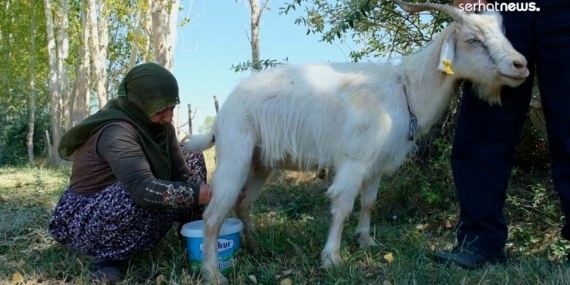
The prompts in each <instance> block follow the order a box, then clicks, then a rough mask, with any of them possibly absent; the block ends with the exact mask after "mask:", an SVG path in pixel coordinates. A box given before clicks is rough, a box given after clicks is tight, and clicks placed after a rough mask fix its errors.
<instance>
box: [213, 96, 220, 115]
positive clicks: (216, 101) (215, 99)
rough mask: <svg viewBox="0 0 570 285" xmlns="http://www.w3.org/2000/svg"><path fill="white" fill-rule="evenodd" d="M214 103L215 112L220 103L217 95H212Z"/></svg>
mask: <svg viewBox="0 0 570 285" xmlns="http://www.w3.org/2000/svg"><path fill="white" fill-rule="evenodd" d="M214 105H216V114H217V113H218V110H219V109H220V105H218V96H216V95H214Z"/></svg>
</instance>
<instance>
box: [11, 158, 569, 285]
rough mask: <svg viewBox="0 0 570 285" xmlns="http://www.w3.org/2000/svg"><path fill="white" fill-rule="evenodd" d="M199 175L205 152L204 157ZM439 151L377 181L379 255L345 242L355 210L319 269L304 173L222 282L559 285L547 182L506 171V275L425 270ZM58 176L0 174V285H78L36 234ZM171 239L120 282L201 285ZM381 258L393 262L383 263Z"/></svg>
mask: <svg viewBox="0 0 570 285" xmlns="http://www.w3.org/2000/svg"><path fill="white" fill-rule="evenodd" d="M205 155H206V159H207V164H208V170H209V177H211V173H212V171H213V170H214V166H215V165H214V153H213V152H212V151H207V152H206V153H205ZM448 161H449V160H448V152H443V154H442V155H441V157H439V158H437V159H434V160H433V161H431V162H430V164H429V167H426V166H421V165H419V163H418V162H414V161H410V162H408V163H407V164H406V165H405V167H404V168H403V169H402V170H401V171H399V172H398V173H397V174H396V175H395V176H393V177H390V178H389V179H386V180H385V181H383V182H382V184H381V185H380V186H379V187H380V193H379V199H378V202H377V204H376V210H375V212H374V215H373V219H372V236H373V237H374V238H375V239H376V240H377V241H378V242H379V243H380V245H379V246H377V247H373V248H369V249H360V248H358V245H357V242H356V238H355V237H354V232H355V230H356V224H357V221H358V214H359V205H358V203H357V204H356V205H355V209H354V212H353V213H352V215H351V216H350V218H349V221H348V222H347V223H346V227H345V231H344V235H343V242H342V247H341V251H342V252H341V253H342V257H343V259H344V262H345V265H344V266H341V267H338V268H332V269H326V270H325V269H321V268H320V267H319V265H320V264H319V254H320V251H321V249H322V247H323V245H324V243H325V239H326V235H327V232H328V227H329V221H330V213H329V205H330V202H329V201H328V199H327V198H326V196H325V195H323V189H324V188H325V186H326V184H325V182H323V181H320V180H315V179H314V178H313V177H314V173H304V174H303V173H295V172H276V173H275V174H274V175H273V177H272V178H271V180H270V182H269V184H268V185H267V186H266V188H265V190H264V191H263V192H262V195H261V197H260V198H259V200H258V201H257V202H256V204H255V208H254V212H253V215H254V217H253V219H254V222H255V224H256V226H257V228H258V231H259V232H258V235H259V236H258V240H259V242H260V243H261V245H262V247H263V251H262V252H260V253H250V252H247V251H244V250H240V252H239V253H238V255H237V257H236V267H237V269H236V270H235V272H234V273H232V274H230V275H229V276H228V277H229V279H230V282H231V284H255V283H254V282H253V281H252V276H254V277H255V279H256V280H257V284H264V285H270V284H280V282H281V281H282V280H284V279H285V278H288V279H290V280H291V281H292V283H293V284H570V266H568V265H566V264H565V263H564V262H563V260H564V255H565V254H566V252H567V250H568V244H567V242H566V241H564V240H561V239H560V238H559V235H558V232H559V228H560V226H561V223H562V221H561V220H560V217H561V212H560V210H559V206H558V200H557V199H558V197H557V195H556V193H555V191H554V190H553V188H552V183H551V181H550V180H549V175H548V174H547V173H546V174H544V173H543V174H534V175H532V176H529V175H528V174H525V173H518V172H514V173H513V178H512V179H511V185H510V188H511V190H510V191H509V198H508V201H507V205H506V209H505V214H506V217H507V219H508V220H509V226H510V230H511V232H510V236H509V244H508V248H507V249H508V253H509V256H510V258H511V262H510V264H509V265H508V266H505V267H488V268H485V269H482V270H479V271H465V270H462V269H459V268H457V267H453V266H442V265H437V264H434V263H433V262H432V261H431V260H430V257H431V256H432V255H433V252H434V251H435V250H442V249H449V248H451V247H452V243H453V241H454V226H455V223H456V221H457V212H458V208H457V203H456V198H455V192H454V188H453V184H452V182H451V181H452V180H451V173H450V171H449V164H448ZM69 174H70V170H69V168H61V169H49V168H43V167H39V166H35V167H31V166H30V167H20V168H0V284H12V279H13V277H14V274H15V273H17V274H20V275H21V276H22V277H23V280H24V283H25V284H89V282H90V281H89V276H88V275H89V270H88V268H89V262H90V259H89V258H87V257H85V256H83V255H81V254H79V253H77V252H75V251H73V250H70V249H67V248H65V247H63V246H61V245H60V244H58V243H56V242H54V240H53V239H52V238H51V237H50V236H49V234H48V233H47V223H48V221H49V217H50V214H51V212H52V211H53V208H54V207H55V205H56V203H57V201H58V198H59V195H61V193H62V192H63V191H64V189H65V187H66V185H67V181H68V178H69ZM174 228H175V227H173V229H172V231H171V232H170V233H169V234H168V235H167V236H166V237H165V239H164V240H163V241H162V242H161V244H160V245H159V246H158V248H156V249H154V250H152V251H150V252H147V253H145V254H142V255H140V256H137V257H136V258H133V260H131V261H130V262H129V264H128V265H127V266H126V267H125V268H124V273H125V275H126V280H125V281H124V282H123V283H122V284H202V279H201V277H200V275H199V274H197V273H195V272H191V271H190V270H189V267H188V262H187V261H188V260H187V256H186V251H185V250H186V249H185V246H184V245H183V244H181V243H180V242H179V240H178V236H177V233H176V232H175V230H174ZM389 253H390V254H392V256H393V257H394V259H393V261H391V262H389V261H388V260H386V259H385V258H384V256H385V255H386V254H389Z"/></svg>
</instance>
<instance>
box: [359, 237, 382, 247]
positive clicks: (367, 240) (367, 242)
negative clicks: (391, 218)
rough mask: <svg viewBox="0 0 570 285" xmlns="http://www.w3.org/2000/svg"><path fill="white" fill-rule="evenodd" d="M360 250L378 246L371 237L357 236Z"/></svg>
mask: <svg viewBox="0 0 570 285" xmlns="http://www.w3.org/2000/svg"><path fill="white" fill-rule="evenodd" d="M357 237H358V244H359V245H360V248H365V247H369V246H376V245H378V244H377V243H376V242H375V241H374V239H372V237H371V236H370V235H363V234H357Z"/></svg>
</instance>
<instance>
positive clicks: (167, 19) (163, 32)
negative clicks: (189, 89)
mask: <svg viewBox="0 0 570 285" xmlns="http://www.w3.org/2000/svg"><path fill="white" fill-rule="evenodd" d="M169 4H170V6H171V9H170V11H168V10H167V9H168V6H169ZM179 7H180V1H179V0H171V2H170V3H168V1H166V0H156V1H153V6H152V24H153V25H152V35H153V41H154V57H155V61H156V63H158V64H160V65H162V66H164V67H165V68H166V69H168V70H170V71H171V72H172V69H173V67H174V57H173V54H174V48H175V46H174V45H175V41H176V23H177V19H178V8H179ZM178 117H179V116H178V115H177V114H174V116H173V118H172V121H173V124H174V128H175V130H176V136H177V137H180V136H181V130H180V124H179V121H178Z"/></svg>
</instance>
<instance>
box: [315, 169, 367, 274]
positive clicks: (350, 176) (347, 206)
mask: <svg viewBox="0 0 570 285" xmlns="http://www.w3.org/2000/svg"><path fill="white" fill-rule="evenodd" d="M363 179H364V171H363V169H362V167H361V166H359V163H357V162H349V163H345V164H344V165H343V166H341V168H340V169H339V171H338V172H337V174H336V176H335V178H334V182H333V183H332V185H331V186H330V187H329V189H328V191H327V196H329V197H330V198H331V200H332V208H331V213H332V224H331V227H330V230H329V235H328V238H327V243H326V245H325V247H324V249H323V251H322V253H321V258H322V262H323V267H330V266H332V265H340V264H342V260H341V257H340V242H341V240H342V231H343V229H344V223H345V221H346V219H347V218H348V215H349V214H350V213H351V212H352V209H353V208H354V201H355V199H356V196H357V195H358V191H359V190H360V186H361V184H362V180H363Z"/></svg>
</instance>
